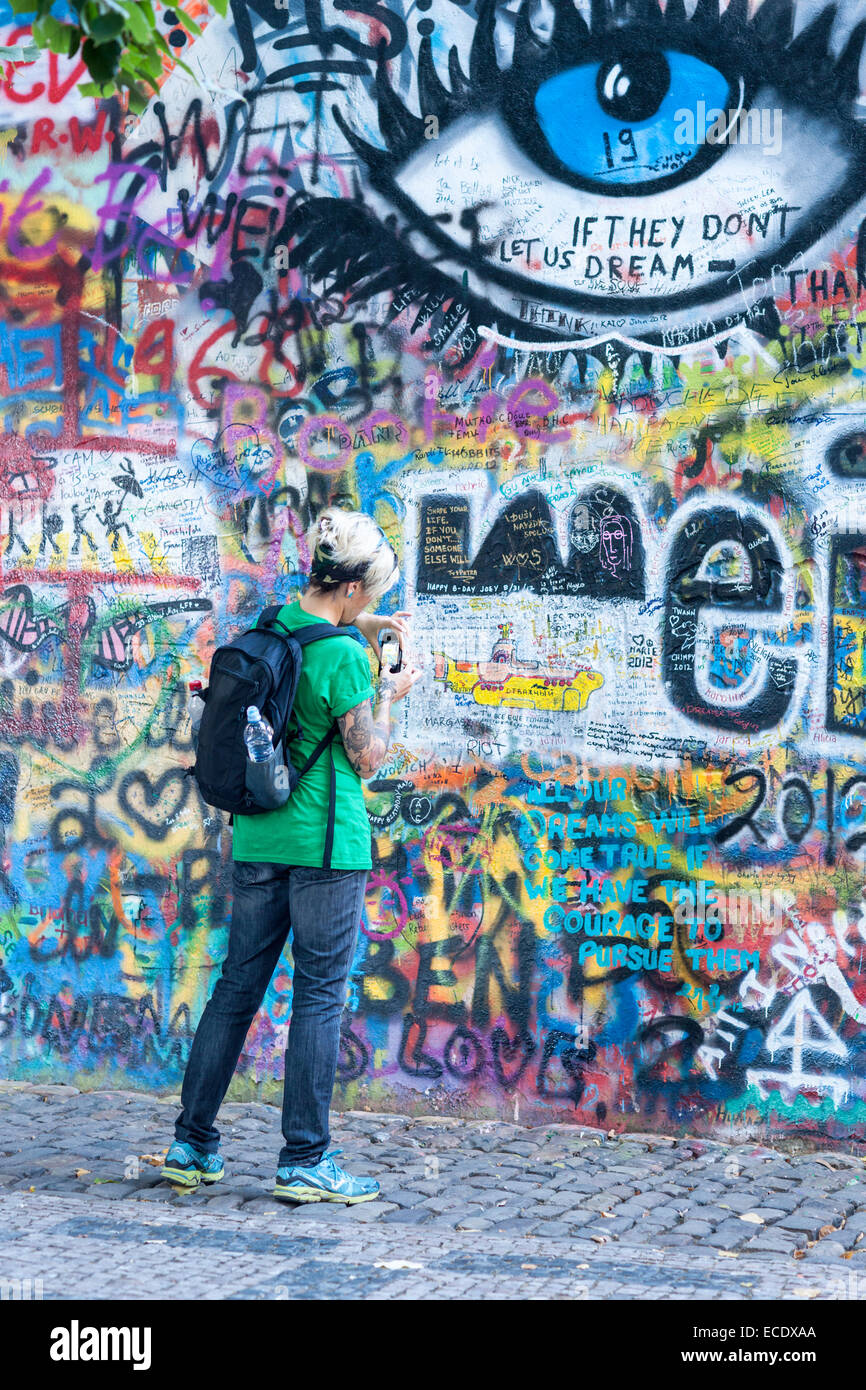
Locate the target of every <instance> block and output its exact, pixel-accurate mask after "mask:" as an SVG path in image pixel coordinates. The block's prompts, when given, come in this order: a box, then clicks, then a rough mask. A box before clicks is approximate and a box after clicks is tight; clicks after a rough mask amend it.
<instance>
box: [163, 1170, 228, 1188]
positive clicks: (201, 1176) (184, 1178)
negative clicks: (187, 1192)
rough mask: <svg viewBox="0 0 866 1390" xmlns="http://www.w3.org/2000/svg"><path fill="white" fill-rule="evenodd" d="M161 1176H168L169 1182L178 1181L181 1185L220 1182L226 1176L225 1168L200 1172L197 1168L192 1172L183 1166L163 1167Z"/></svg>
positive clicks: (195, 1185)
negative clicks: (219, 1171)
mask: <svg viewBox="0 0 866 1390" xmlns="http://www.w3.org/2000/svg"><path fill="white" fill-rule="evenodd" d="M160 1177H161V1178H167V1179H168V1181H169V1182H173V1183H177V1184H178V1186H179V1187H198V1185H199V1183H202V1182H205V1183H211V1182H219V1181H220V1179H221V1178H223V1177H225V1169H223V1171H222V1172H221V1173H200V1172H198V1171H197V1170H193V1171H192V1172H191V1171H189V1170H188V1169H183V1168H163V1170H162V1172H161V1173H160Z"/></svg>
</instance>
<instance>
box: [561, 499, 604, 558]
mask: <svg viewBox="0 0 866 1390" xmlns="http://www.w3.org/2000/svg"><path fill="white" fill-rule="evenodd" d="M568 538H569V541H570V543H571V546H572V549H574V550H577V551H579V552H580V554H581V555H588V554H589V553H590V551H591V550H595V548H596V546H597V545H598V523H597V521H596V519H595V517H594V516H593V514H592V512H591V511H590V510H589V507H587V506H586V504H585V503H584V502H577V503H575V506H574V508H573V510H572V513H571V519H570V522H569V529H568Z"/></svg>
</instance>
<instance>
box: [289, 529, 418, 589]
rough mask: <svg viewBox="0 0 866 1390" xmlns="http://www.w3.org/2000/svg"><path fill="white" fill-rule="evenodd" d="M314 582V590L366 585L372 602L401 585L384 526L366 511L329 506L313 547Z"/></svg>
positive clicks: (312, 570)
mask: <svg viewBox="0 0 866 1390" xmlns="http://www.w3.org/2000/svg"><path fill="white" fill-rule="evenodd" d="M312 552H313V560H312V565H311V567H310V583H311V584H312V586H313V588H314V589H324V590H328V589H335V588H336V587H337V585H338V584H345V583H347V582H349V583H351V582H356V583H359V584H363V586H364V588H365V589H366V590H367V593H368V594H369V595H370V598H371V600H374V599H378V598H381V597H382V595H383V594H384V593H387V591H388V590H389V589H390V588H391V587H392V586H393V585H394V584H395V583H396V582H397V576H398V574H399V566H398V564H397V556H396V555H395V554H394V551H393V550H392V548H391V546H390V545H389V544H388V540H387V538H386V536H385V534H384V532H383V531H382V529H381V527H380V526H377V525H376V523H375V521H373V519H372V517H369V516H367V515H366V513H365V512H346V511H343V509H342V508H341V507H326V508H325V510H324V511H323V512H321V513H320V514H319V518H318V520H317V522H316V530H315V535H314V538H313V544H312Z"/></svg>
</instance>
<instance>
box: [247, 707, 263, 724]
mask: <svg viewBox="0 0 866 1390" xmlns="http://www.w3.org/2000/svg"><path fill="white" fill-rule="evenodd" d="M261 717H262V716H261V714H260V713H259V707H258V705H248V706H247V719H248V720H249V722H250V723H251V724H256V723H258V721H259V720H260V719H261Z"/></svg>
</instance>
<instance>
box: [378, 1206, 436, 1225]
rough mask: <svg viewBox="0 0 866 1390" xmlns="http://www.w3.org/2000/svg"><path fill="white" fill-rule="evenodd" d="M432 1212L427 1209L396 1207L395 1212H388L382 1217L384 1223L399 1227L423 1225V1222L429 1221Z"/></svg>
mask: <svg viewBox="0 0 866 1390" xmlns="http://www.w3.org/2000/svg"><path fill="white" fill-rule="evenodd" d="M432 1214H433V1213H432V1212H430V1211H428V1210H427V1209H426V1208H425V1207H395V1208H394V1209H393V1211H389V1212H386V1213H385V1215H384V1216H383V1217H382V1220H383V1222H387V1223H388V1224H389V1225H390V1224H399V1225H407V1226H408V1225H413V1226H418V1225H421V1223H422V1222H426V1221H429V1220H430V1218H431V1216H432Z"/></svg>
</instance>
